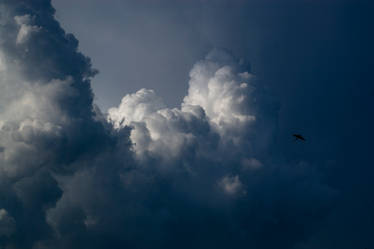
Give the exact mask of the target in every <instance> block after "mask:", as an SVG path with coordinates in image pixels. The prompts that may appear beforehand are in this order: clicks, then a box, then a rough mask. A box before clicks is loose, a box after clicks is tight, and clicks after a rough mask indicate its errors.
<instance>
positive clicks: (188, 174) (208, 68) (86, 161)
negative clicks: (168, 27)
mask: <svg viewBox="0 0 374 249" xmlns="http://www.w3.org/2000/svg"><path fill="white" fill-rule="evenodd" d="M0 3H1V4H0V9H1V15H0V34H1V36H0V37H1V38H0V86H1V89H2V91H1V93H0V96H1V100H0V246H4V247H5V248H22V249H27V248H124V247H130V248H207V247H209V248H210V247H216V248H248V247H254V248H274V247H278V248H286V247H287V248H290V247H292V246H295V245H297V243H299V242H301V241H303V240H305V239H307V238H308V236H309V231H313V229H314V228H315V225H316V224H317V223H318V221H319V220H320V218H323V217H325V215H326V214H327V213H328V211H329V209H330V208H331V204H332V201H333V199H334V198H333V197H334V195H335V192H334V191H333V190H332V189H331V188H330V187H329V186H328V185H326V184H324V183H323V181H322V179H323V176H322V175H321V174H320V172H318V170H317V169H316V168H315V167H313V165H312V164H311V163H307V162H296V163H295V162H292V163H289V162H284V161H282V160H279V161H277V159H276V158H267V157H266V156H264V155H268V154H269V153H268V151H267V150H269V139H268V138H269V137H271V136H272V127H273V125H272V124H267V125H266V124H265V121H266V120H271V119H269V118H268V117H267V116H266V115H267V114H266V115H265V114H263V113H262V109H261V108H267V106H265V104H266V101H263V100H261V98H262V97H263V96H264V94H263V93H262V90H261V86H259V85H258V84H257V83H256V82H255V81H254V77H253V75H252V74H251V72H250V71H249V70H248V68H246V65H245V63H242V62H241V60H238V59H237V58H235V57H234V56H233V55H232V54H230V53H229V52H227V51H223V50H214V51H212V52H211V53H209V54H208V55H207V56H206V57H205V58H204V59H203V60H201V61H199V62H197V63H196V64H195V65H194V67H193V68H192V70H191V72H190V81H189V90H188V94H187V96H186V97H185V98H184V101H183V102H182V103H181V106H180V108H173V109H171V108H168V107H167V106H166V105H165V104H164V103H163V101H162V99H161V98H160V97H158V96H157V95H156V93H155V92H154V91H153V90H147V89H141V90H139V91H138V92H136V93H134V94H128V95H126V96H125V97H124V98H123V99H122V101H121V103H120V105H119V106H118V107H114V108H111V109H110V110H109V114H108V115H107V116H105V115H104V114H102V113H101V111H100V110H99V109H98V108H97V107H96V106H95V105H94V103H93V94H92V91H91V88H90V78H91V77H93V76H94V75H95V73H96V70H94V69H92V67H91V64H90V60H89V59H88V58H87V57H85V56H84V55H82V54H81V53H79V52H78V51H77V47H78V42H77V40H76V39H75V38H74V37H73V36H72V35H70V34H66V33H65V32H64V31H63V30H62V29H61V27H60V26H59V24H58V23H57V22H56V21H55V19H54V16H53V15H54V11H53V8H52V6H51V5H50V1H48V0H43V1H40V0H17V1H13V0H12V1H7V0H2V1H0Z"/></svg>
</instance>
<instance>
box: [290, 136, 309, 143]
mask: <svg viewBox="0 0 374 249" xmlns="http://www.w3.org/2000/svg"><path fill="white" fill-rule="evenodd" d="M292 136H294V137H295V139H296V140H301V141H304V142H305V141H306V139H305V138H304V137H303V136H301V135H300V134H293V135H292Z"/></svg>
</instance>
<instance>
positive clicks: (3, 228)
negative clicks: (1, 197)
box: [0, 209, 16, 237]
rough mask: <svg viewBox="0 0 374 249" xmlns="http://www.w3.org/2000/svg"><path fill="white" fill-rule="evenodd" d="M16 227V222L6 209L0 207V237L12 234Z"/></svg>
mask: <svg viewBox="0 0 374 249" xmlns="http://www.w3.org/2000/svg"><path fill="white" fill-rule="evenodd" d="M15 229H16V222H15V220H14V219H13V217H12V216H10V215H9V214H8V212H7V211H6V210H5V209H0V237H1V236H10V235H12V233H13V232H14V230H15Z"/></svg>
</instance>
